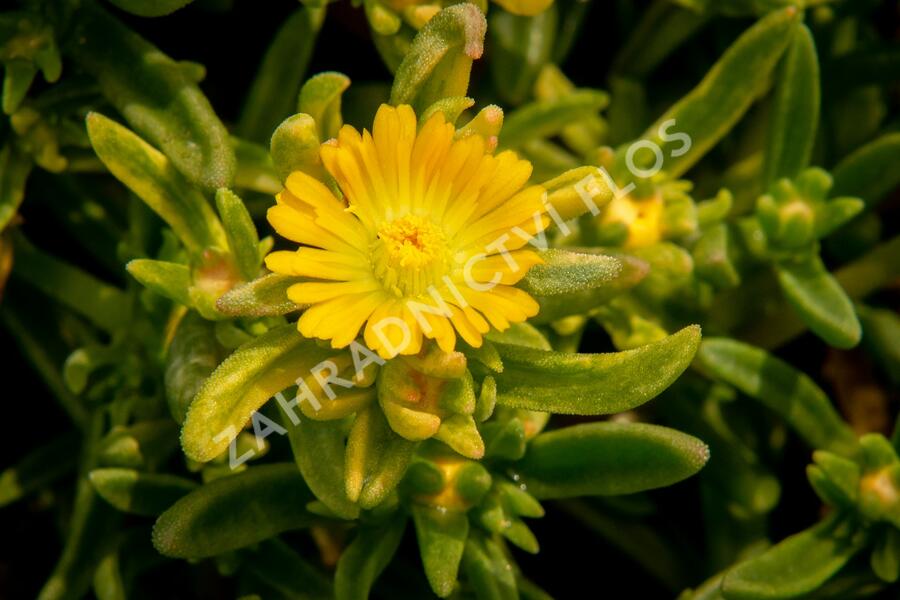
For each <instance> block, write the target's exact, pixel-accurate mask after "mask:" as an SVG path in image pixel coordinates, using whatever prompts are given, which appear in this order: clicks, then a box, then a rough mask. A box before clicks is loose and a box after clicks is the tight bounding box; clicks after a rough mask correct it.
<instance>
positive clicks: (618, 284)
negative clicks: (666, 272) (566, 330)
mask: <svg viewBox="0 0 900 600" xmlns="http://www.w3.org/2000/svg"><path fill="white" fill-rule="evenodd" d="M540 255H541V258H543V259H544V264H540V265H535V266H533V267H531V268H530V269H529V270H528V274H527V275H526V276H525V278H524V279H522V281H520V282H519V283H518V287H520V288H522V289H523V290H525V291H526V292H528V294H529V295H531V297H532V298H534V299H535V300H537V302H538V304H540V305H541V309H540V312H539V313H538V316H537V317H535V318H534V319H532V321H531V322H532V323H535V324H540V323H549V322H552V321H555V320H557V319H560V318H563V317H567V316H569V315H574V314H581V313H584V312H587V311H589V310H591V309H593V308H596V307H597V306H599V305H600V304H602V303H603V302H605V301H607V300H609V299H610V298H612V297H614V296H616V295H618V294H620V293H622V292H624V291H626V290H628V289H629V288H631V287H633V286H634V285H637V283H638V282H640V280H641V279H642V278H643V277H644V275H646V273H647V266H646V264H645V263H644V262H642V261H640V260H637V259H632V258H630V257H625V256H623V257H613V256H607V255H603V254H598V253H596V252H595V251H587V250H585V251H581V250H578V249H576V250H575V251H569V250H554V249H551V250H544V251H542V252H540Z"/></svg>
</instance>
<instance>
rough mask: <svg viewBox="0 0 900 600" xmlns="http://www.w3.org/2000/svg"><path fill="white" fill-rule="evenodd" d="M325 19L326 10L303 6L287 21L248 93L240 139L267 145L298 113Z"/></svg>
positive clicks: (239, 129)
mask: <svg viewBox="0 0 900 600" xmlns="http://www.w3.org/2000/svg"><path fill="white" fill-rule="evenodd" d="M295 6H296V5H295ZM324 18H325V11H324V10H321V9H319V8H313V7H310V6H301V7H299V8H297V9H296V10H295V11H294V12H293V13H292V14H291V15H290V16H288V17H287V18H286V19H284V22H283V23H282V25H281V27H280V28H279V29H278V32H277V33H276V34H275V36H274V38H273V39H272V42H271V44H269V49H268V50H266V54H265V56H264V57H263V60H262V63H261V64H260V66H259V68H258V69H257V71H256V78H255V79H254V80H253V84H252V85H251V86H250V91H249V92H248V93H247V101H246V103H245V104H244V108H243V110H242V111H241V117H240V119H239V120H238V124H237V132H238V134H239V135H241V136H243V137H246V138H247V139H250V140H253V141H256V142H260V143H263V142H267V141H268V140H269V138H270V137H271V136H272V132H273V131H274V130H275V127H276V126H277V125H278V124H279V123H280V122H281V121H282V120H283V119H285V118H286V117H287V116H288V115H290V114H291V113H293V112H294V104H295V102H296V98H297V94H298V93H299V91H300V83H301V82H302V81H303V75H304V73H305V72H306V68H307V66H308V65H309V61H310V58H311V57H312V53H313V47H314V45H315V41H316V36H317V35H318V33H319V28H321V27H322V21H323V20H324ZM300 112H306V111H300Z"/></svg>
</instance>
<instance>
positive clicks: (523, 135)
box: [500, 90, 609, 148]
mask: <svg viewBox="0 0 900 600" xmlns="http://www.w3.org/2000/svg"><path fill="white" fill-rule="evenodd" d="M608 104H609V95H608V94H606V93H605V92H600V91H595V90H578V91H575V92H572V93H571V94H567V95H565V96H563V97H561V98H559V99H556V100H540V101H536V102H532V103H530V104H526V105H525V106H523V107H522V108H519V109H517V110H515V111H513V112H511V113H508V114H507V115H506V117H505V118H504V120H503V130H502V132H501V134H500V145H501V146H502V147H505V148H516V147H519V146H521V145H522V144H523V143H525V142H527V141H529V140H532V139H535V138H544V137H551V136H554V135H556V134H558V133H560V132H561V131H562V130H563V129H564V128H565V127H566V126H567V125H571V124H572V123H573V122H577V121H579V120H583V119H586V118H590V117H595V116H596V115H597V113H598V112H600V111H601V110H603V109H604V108H606V106H607V105H608Z"/></svg>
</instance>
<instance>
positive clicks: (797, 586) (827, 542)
mask: <svg viewBox="0 0 900 600" xmlns="http://www.w3.org/2000/svg"><path fill="white" fill-rule="evenodd" d="M853 534H854V532H853V531H852V529H851V528H850V527H849V526H848V524H847V523H844V522H842V521H841V520H840V519H839V518H837V517H834V516H833V517H831V518H829V519H827V520H825V521H823V522H821V523H819V524H818V525H816V526H814V527H812V528H810V529H807V530H805V531H802V532H800V533H797V534H795V535H792V536H790V537H789V538H787V539H785V540H783V541H781V542H780V543H778V544H777V545H776V546H774V547H772V548H770V549H769V550H767V551H765V552H764V553H762V554H761V555H759V556H757V557H755V558H751V559H750V560H748V561H745V562H742V563H740V564H738V565H737V566H736V567H734V568H733V569H731V570H730V571H729V572H728V573H727V574H726V575H725V579H724V580H723V581H722V595H723V596H724V597H725V598H726V600H780V599H782V598H784V599H787V598H800V597H803V596H805V595H806V594H809V593H810V592H813V591H815V590H816V589H818V588H819V587H820V586H821V585H822V584H823V583H825V582H826V581H827V580H828V579H830V578H831V577H832V576H833V575H834V574H835V573H837V572H838V571H839V570H840V569H841V567H843V566H844V565H845V564H847V562H848V561H849V560H850V559H851V558H853V556H854V555H855V554H856V553H858V552H859V551H860V550H861V548H862V545H861V543H860V541H861V540H860V539H859V538H860V536H858V535H853Z"/></svg>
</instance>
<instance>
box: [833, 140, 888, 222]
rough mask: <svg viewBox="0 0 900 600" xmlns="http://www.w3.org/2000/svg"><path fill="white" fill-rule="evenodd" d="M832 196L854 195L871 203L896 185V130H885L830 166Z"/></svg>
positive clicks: (872, 204)
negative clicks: (892, 131) (832, 168)
mask: <svg viewBox="0 0 900 600" xmlns="http://www.w3.org/2000/svg"><path fill="white" fill-rule="evenodd" d="M833 175H834V187H832V188H831V195H832V196H858V197H860V198H862V199H863V201H864V202H865V203H866V206H868V207H872V206H875V205H876V204H877V203H878V202H879V201H881V200H882V199H883V198H884V197H885V196H887V195H888V193H890V191H891V190H894V189H896V188H897V186H898V185H900V133H886V134H884V135H883V136H881V137H879V138H878V139H876V140H875V141H873V142H869V143H868V144H866V145H864V146H862V147H860V148H859V149H857V150H855V151H854V152H853V153H852V154H850V155H849V156H847V157H846V158H844V159H843V160H842V161H841V162H840V163H838V165H837V166H836V167H835V168H834V173H833Z"/></svg>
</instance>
